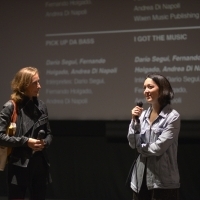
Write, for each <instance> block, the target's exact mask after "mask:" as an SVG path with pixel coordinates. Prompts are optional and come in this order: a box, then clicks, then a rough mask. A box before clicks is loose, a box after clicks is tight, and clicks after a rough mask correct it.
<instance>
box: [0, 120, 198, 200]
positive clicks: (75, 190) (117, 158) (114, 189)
mask: <svg viewBox="0 0 200 200" xmlns="http://www.w3.org/2000/svg"><path fill="white" fill-rule="evenodd" d="M128 124H129V121H51V126H52V131H53V134H54V135H55V136H54V140H53V143H52V145H51V147H50V148H49V149H48V151H49V156H50V160H51V174H52V179H53V183H52V184H51V185H49V187H48V195H47V197H48V199H66V200H131V199H132V191H131V189H130V188H129V187H128V186H125V181H126V177H127V174H128V171H129V169H130V166H131V164H132V161H133V160H134V157H135V151H134V150H132V149H131V148H130V147H129V146H128V142H127V139H126V135H127V130H128ZM199 130H200V124H199V121H182V128H181V132H180V137H179V138H180V139H179V150H178V164H179V170H180V177H181V188H180V193H181V199H182V200H199V199H200V190H199V189H200V187H199V180H200V173H199V169H200V161H199V156H200V145H199V142H200V139H199V137H197V136H198V134H199ZM186 133H187V135H190V136H189V137H185V134H186ZM80 135H81V136H80ZM193 135H195V137H194V136H193ZM0 180H1V182H0V196H6V194H7V189H6V185H5V183H6V171H4V172H1V173H0Z"/></svg>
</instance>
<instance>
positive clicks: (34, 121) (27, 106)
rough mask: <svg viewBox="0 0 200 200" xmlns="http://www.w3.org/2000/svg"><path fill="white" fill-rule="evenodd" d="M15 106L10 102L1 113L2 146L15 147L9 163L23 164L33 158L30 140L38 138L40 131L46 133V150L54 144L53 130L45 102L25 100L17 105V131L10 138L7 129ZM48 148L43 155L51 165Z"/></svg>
mask: <svg viewBox="0 0 200 200" xmlns="http://www.w3.org/2000/svg"><path fill="white" fill-rule="evenodd" d="M13 109H14V106H13V104H12V102H11V101H8V102H7V103H6V104H5V105H4V106H3V109H2V110H1V112H0V145H1V146H7V147H13V148H12V153H11V155H10V158H9V163H14V162H17V161H19V160H21V163H22V164H23V162H24V161H25V160H26V159H29V158H30V157H31V156H32V149H31V148H29V147H28V145H27V141H28V138H30V137H31V138H35V139H36V138H37V136H38V132H39V131H40V130H44V131H45V137H44V141H45V143H46V148H47V147H48V146H49V145H50V144H51V142H52V135H51V129H50V125H49V120H48V112H47V108H46V105H45V104H44V102H43V101H41V100H38V99H37V98H34V99H33V100H30V99H28V98H25V99H24V100H23V101H22V102H21V103H20V104H17V121H16V125H17V129H16V133H15V136H12V137H9V136H8V135H7V134H6V129H7V127H8V126H9V124H10V121H11V116H12V113H13ZM46 148H44V149H43V150H42V154H43V155H44V158H45V160H46V162H47V164H48V165H49V160H48V157H47V153H46Z"/></svg>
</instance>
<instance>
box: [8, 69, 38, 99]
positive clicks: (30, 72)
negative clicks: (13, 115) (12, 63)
mask: <svg viewBox="0 0 200 200" xmlns="http://www.w3.org/2000/svg"><path fill="white" fill-rule="evenodd" d="M35 74H39V72H38V69H37V68H35V67H24V68H22V69H20V70H19V71H18V72H17V73H16V74H15V76H14V78H13V80H12V81H11V89H12V94H11V99H12V100H14V101H15V102H20V101H22V99H23V96H24V95H25V92H26V89H27V87H28V86H29V85H30V83H31V81H32V77H33V76H34V75H35Z"/></svg>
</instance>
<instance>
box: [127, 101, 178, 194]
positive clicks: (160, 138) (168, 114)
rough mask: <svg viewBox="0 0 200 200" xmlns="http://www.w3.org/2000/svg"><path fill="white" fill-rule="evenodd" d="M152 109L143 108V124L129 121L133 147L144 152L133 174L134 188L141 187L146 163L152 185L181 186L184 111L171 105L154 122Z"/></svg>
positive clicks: (135, 189) (130, 140)
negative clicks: (180, 140)
mask: <svg viewBox="0 0 200 200" xmlns="http://www.w3.org/2000/svg"><path fill="white" fill-rule="evenodd" d="M150 113H151V107H149V109H148V110H144V111H143V112H142V114H141V116H140V118H139V119H140V125H139V127H138V126H137V127H136V126H135V124H134V121H133V120H132V121H131V123H130V125H129V131H128V136H127V138H128V141H129V145H130V147H131V148H133V149H134V148H135V147H136V148H137V151H138V152H139V154H140V155H139V157H138V158H137V161H136V165H135V166H134V169H133V173H132V178H131V188H132V189H133V190H134V191H135V192H139V191H140V188H141V185H142V180H143V175H144V170H145V165H146V170H147V171H146V183H147V187H148V189H155V188H163V189H170V188H179V187H180V182H179V179H180V177H179V170H178V164H177V150H178V135H179V131H180V115H179V113H178V112H177V111H176V110H174V109H172V108H171V106H170V105H167V106H165V107H164V108H163V110H162V111H161V112H160V114H159V116H158V117H157V119H156V120H155V121H154V122H153V123H152V124H150V121H149V115H150ZM136 129H138V130H139V131H140V133H139V134H135V131H136Z"/></svg>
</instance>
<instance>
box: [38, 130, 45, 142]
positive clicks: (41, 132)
mask: <svg viewBox="0 0 200 200" xmlns="http://www.w3.org/2000/svg"><path fill="white" fill-rule="evenodd" d="M44 136H45V131H44V130H40V131H39V132H38V137H37V139H38V140H42V139H44Z"/></svg>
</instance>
